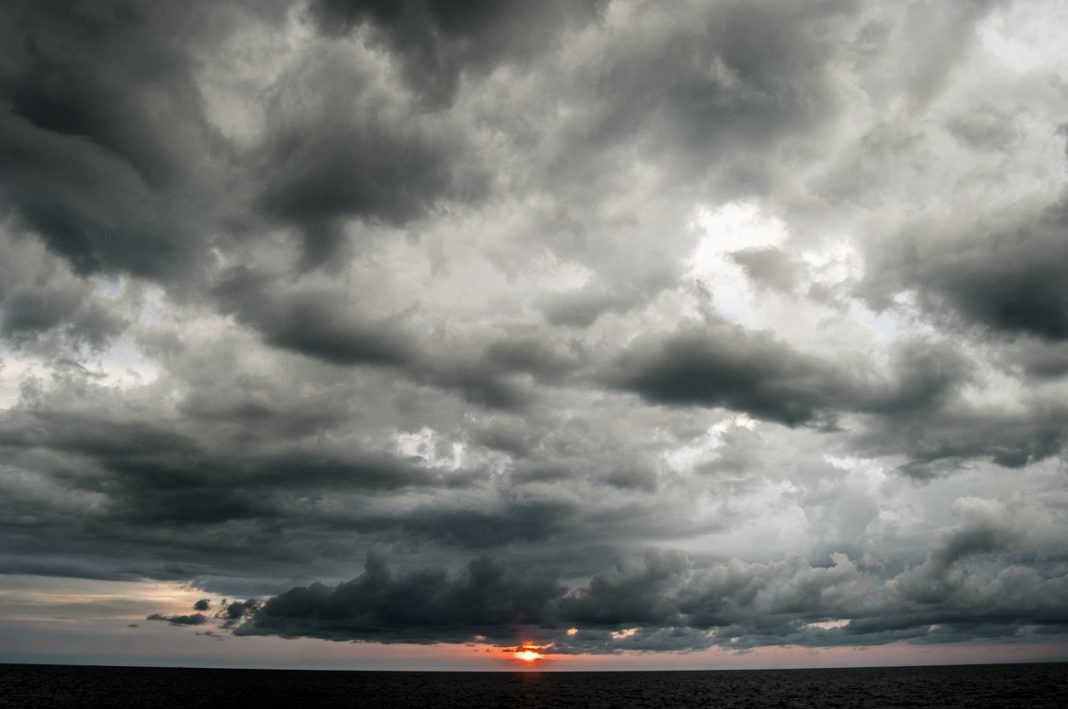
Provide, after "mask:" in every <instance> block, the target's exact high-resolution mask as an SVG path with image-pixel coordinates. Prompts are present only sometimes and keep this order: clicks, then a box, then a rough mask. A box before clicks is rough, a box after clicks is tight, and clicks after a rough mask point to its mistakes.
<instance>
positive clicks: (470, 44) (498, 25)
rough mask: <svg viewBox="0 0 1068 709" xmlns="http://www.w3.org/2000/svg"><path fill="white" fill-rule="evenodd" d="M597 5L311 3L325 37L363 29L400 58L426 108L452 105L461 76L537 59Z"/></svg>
mask: <svg viewBox="0 0 1068 709" xmlns="http://www.w3.org/2000/svg"><path fill="white" fill-rule="evenodd" d="M606 4H607V3H606V2H605V0H580V1H578V2H568V1H566V0H547V1H546V2H537V3H530V2H523V1H522V0H506V1H504V2H493V1H490V2H486V1H484V0H476V1H475V2H465V3H454V2H449V0H402V1H401V2H389V0H384V1H383V0H315V2H313V3H312V4H311V13H312V16H313V17H314V18H315V20H316V22H317V24H318V26H319V28H320V29H321V30H322V31H323V32H324V33H326V34H328V35H343V34H346V33H348V32H350V31H352V30H353V28H355V27H360V26H365V25H366V26H368V27H370V28H371V30H372V36H373V37H375V38H376V39H377V40H378V41H379V42H381V43H384V44H385V45H386V46H388V47H389V48H390V50H391V51H392V52H393V53H394V54H395V55H396V56H397V57H399V58H400V61H401V62H402V63H403V66H404V74H405V78H406V79H407V81H408V82H409V83H410V84H411V85H412V86H413V87H414V88H415V89H416V90H417V91H418V92H419V93H420V94H422V95H423V96H424V97H425V98H426V100H427V101H429V102H430V103H431V104H441V103H443V102H447V101H449V100H451V99H452V97H453V94H454V93H455V92H456V90H457V88H458V85H459V82H460V80H461V76H462V74H463V72H465V71H473V72H477V73H483V72H487V71H490V70H492V69H493V68H494V67H495V66H496V65H497V64H499V63H501V62H505V61H520V60H522V59H525V58H528V57H531V56H538V55H542V54H544V53H545V52H546V51H547V49H549V48H550V47H552V46H553V45H554V44H555V43H556V41H557V36H558V35H559V34H560V33H562V32H564V31H566V30H568V29H570V28H581V27H582V26H583V25H585V24H587V23H589V22H592V21H594V20H595V19H596V18H597V16H598V14H599V13H600V11H601V9H602V8H603V7H604V6H605V5H606Z"/></svg>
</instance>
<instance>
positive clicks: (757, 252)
mask: <svg viewBox="0 0 1068 709" xmlns="http://www.w3.org/2000/svg"><path fill="white" fill-rule="evenodd" d="M730 258H731V260H732V261H734V262H735V263H737V264H738V265H739V266H741V267H742V268H743V269H744V270H745V275H747V276H748V277H749V279H750V280H752V281H753V282H754V283H756V284H757V285H760V286H763V287H765V288H772V289H774V290H778V291H781V292H783V293H790V292H792V291H793V290H794V289H795V288H796V287H797V284H798V279H799V277H800V273H799V271H800V266H799V264H798V263H797V262H796V260H795V259H793V258H791V257H790V255H789V254H787V253H786V252H784V251H782V250H781V249H776V248H763V249H744V250H742V251H735V252H734V253H732V254H731V255H730Z"/></svg>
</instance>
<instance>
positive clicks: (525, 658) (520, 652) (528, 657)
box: [512, 643, 549, 663]
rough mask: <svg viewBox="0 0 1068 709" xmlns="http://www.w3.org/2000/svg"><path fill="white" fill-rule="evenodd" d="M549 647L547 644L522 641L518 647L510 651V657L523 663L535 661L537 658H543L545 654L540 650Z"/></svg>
mask: <svg viewBox="0 0 1068 709" xmlns="http://www.w3.org/2000/svg"><path fill="white" fill-rule="evenodd" d="M547 647H549V646H548V645H535V644H533V643H523V644H522V645H520V646H519V647H517V648H515V649H514V651H513V652H512V658H513V659H515V660H519V661H520V662H523V663H532V662H537V661H538V660H544V659H545V655H543V654H542V653H541V650H544V649H546V648H547Z"/></svg>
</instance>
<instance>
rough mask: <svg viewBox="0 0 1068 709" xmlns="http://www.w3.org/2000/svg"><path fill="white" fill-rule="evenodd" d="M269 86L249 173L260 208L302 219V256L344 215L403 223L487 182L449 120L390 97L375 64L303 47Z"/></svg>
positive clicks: (333, 242) (317, 255)
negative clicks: (262, 130)
mask: <svg viewBox="0 0 1068 709" xmlns="http://www.w3.org/2000/svg"><path fill="white" fill-rule="evenodd" d="M271 92H272V98H271V99H270V103H269V106H268V112H267V115H268V116H269V121H268V125H267V129H266V135H265V137H264V139H263V140H262V141H261V143H260V144H259V146H258V147H257V148H256V150H255V153H254V155H252V156H251V157H250V161H249V165H248V169H249V170H250V173H249V177H250V180H252V181H253V182H257V181H260V180H261V176H262V182H261V184H260V186H259V188H258V195H257V196H256V198H255V201H256V204H257V206H258V208H259V209H260V210H261V211H262V212H264V213H265V214H267V215H269V216H270V217H272V218H275V219H280V220H282V221H284V222H289V223H291V224H295V225H297V226H298V227H299V228H300V229H302V231H303V236H304V245H305V261H306V263H307V264H309V265H318V264H320V263H323V262H325V260H326V259H328V258H330V257H331V256H334V255H336V252H337V249H338V247H339V245H340V244H341V243H342V239H343V229H342V225H343V222H344V220H346V219H364V220H370V221H380V222H385V223H387V224H394V225H403V224H405V223H406V222H408V221H411V220H413V219H418V218H421V217H425V216H428V215H429V214H431V213H432V212H433V210H434V209H435V208H436V207H438V206H440V205H442V204H443V203H445V202H447V201H449V200H460V201H464V200H472V199H477V198H479V197H481V196H483V195H484V194H485V193H486V192H487V189H488V186H487V176H486V174H485V172H484V170H483V169H482V168H481V167H480V166H479V164H478V157H477V155H476V154H475V153H474V151H473V149H472V148H471V146H469V145H468V140H467V136H466V134H465V133H464V132H463V131H462V130H461V129H460V126H459V125H457V124H456V123H455V121H453V120H452V119H450V118H449V117H448V116H446V115H440V114H435V113H427V112H423V111H419V110H418V109H417V108H416V107H414V106H411V105H408V104H406V103H405V102H404V101H403V100H400V99H398V98H397V97H396V93H397V92H396V91H394V90H391V88H390V87H388V86H385V85H382V82H381V77H380V76H379V72H376V71H375V70H374V69H373V68H371V67H363V66H360V65H359V62H358V61H357V60H356V59H355V58H354V57H353V56H352V55H351V54H350V53H347V52H344V51H342V50H341V49H340V48H336V47H330V46H327V47H324V48H322V50H321V51H320V52H317V53H315V54H312V55H310V56H308V57H307V58H306V59H305V60H304V61H303V62H302V63H301V64H299V65H298V66H297V67H296V68H295V69H293V70H292V71H291V72H290V73H289V74H287V75H285V76H283V77H281V78H280V79H279V80H278V81H276V82H275V84H274V85H273V86H272V89H271Z"/></svg>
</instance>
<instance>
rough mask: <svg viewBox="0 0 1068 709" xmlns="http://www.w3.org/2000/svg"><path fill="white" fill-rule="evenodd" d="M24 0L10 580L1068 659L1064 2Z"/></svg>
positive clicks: (676, 637)
mask: <svg viewBox="0 0 1068 709" xmlns="http://www.w3.org/2000/svg"><path fill="white" fill-rule="evenodd" d="M5 14H6V15H7V19H8V21H7V22H6V23H4V24H3V26H0V42H2V43H3V45H4V46H5V47H8V48H9V50H8V51H7V52H6V53H5V54H6V56H5V57H4V59H3V60H2V61H0V253H2V254H3V257H2V258H0V574H3V575H6V576H9V577H10V578H15V577H18V578H20V579H21V578H29V577H33V578H35V579H38V581H35V582H34V583H38V584H40V586H39V588H40V589H41V591H42V592H43V591H46V590H48V589H49V588H50V586H51V585H52V584H61V583H62V580H64V579H94V580H100V581H108V582H112V581H116V582H117V581H122V582H133V583H139V584H159V583H163V582H166V583H171V582H173V583H176V584H180V585H182V587H184V588H187V589H193V590H195V591H197V592H198V593H201V595H202V596H203V598H202V600H197V601H196V603H195V605H193V604H186V603H185V601H184V600H183V601H182V603H183V604H185V605H184V606H179V605H177V604H176V603H177V602H174V603H172V602H170V601H168V602H167V603H161V604H160V605H159V607H158V609H156V608H152V609H151V610H148V611H145V604H146V603H148V604H150V602H151V601H150V599H149V600H146V599H145V598H141V597H138V599H137V600H136V603H134V601H128V602H127V601H122V602H121V603H128V607H129V608H134V607H136V609H137V611H136V613H134V612H132V611H131V612H129V613H127V614H126V615H128V616H129V617H126V615H124V616H123V622H124V625H123V627H124V628H125V624H126V621H128V620H135V621H136V620H140V619H147V620H150V621H151V620H155V621H161V622H160V623H145V624H139V625H141V627H137V626H135V625H134V624H129V625H130V627H129V629H128V630H124V632H129V633H138V632H143V631H144V630H145V627H144V626H149V627H152V628H156V627H158V628H162V629H164V630H168V631H169V632H173V633H178V634H181V633H182V632H187V633H193V632H199V633H201V634H202V635H205V636H207V637H210V638H212V639H217V638H219V637H227V638H232V639H234V640H235V641H236V640H237V639H238V638H240V641H241V642H256V638H259V637H261V636H274V637H281V638H320V639H326V640H335V641H360V642H366V643H381V644H382V645H383V647H384V646H385V645H391V644H397V643H411V644H422V645H425V644H435V643H450V644H468V643H489V644H491V645H496V646H499V647H501V648H506V647H514V646H516V645H517V644H522V643H523V642H531V643H537V644H539V645H542V646H545V647H548V648H550V649H551V651H552V652H555V653H560V654H605V655H614V654H618V653H622V652H628V651H640V652H646V653H654V652H661V651H662V652H690V651H697V650H705V649H709V648H723V649H727V650H732V651H738V652H748V651H751V650H753V649H755V648H762V647H768V646H803V647H812V648H823V647H832V646H835V647H836V646H878V645H885V644H889V643H898V644H915V645H916V646H917V647H918V646H919V645H927V644H931V643H1005V644H1008V643H1012V644H1014V645H1020V644H1027V643H1036V644H1037V643H1044V644H1045V645H1046V646H1048V645H1049V644H1050V643H1053V644H1055V645H1056V646H1058V647H1060V648H1063V649H1065V653H1064V654H1065V655H1066V656H1068V641H1066V635H1065V632H1066V628H1068V550H1066V548H1065V545H1064V539H1065V538H1066V535H1068V484H1066V482H1068V479H1066V477H1065V475H1066V473H1065V455H1066V454H1065V450H1066V449H1065V446H1066V444H1068V404H1066V403H1065V402H1068V150H1066V145H1068V58H1066V57H1065V55H1064V52H1063V51H1062V50H1061V49H1060V45H1061V35H1062V34H1063V32H1061V31H1060V30H1061V29H1062V28H1064V27H1066V26H1068V9H1066V8H1065V7H1064V6H1062V5H1061V4H1059V3H1056V2H1045V1H1040V2H1026V3H1025V2H1022V1H1020V0H1016V1H1012V0H984V1H982V2H970V3H925V2H905V3H898V4H893V5H889V4H886V3H876V2H865V1H862V0H828V1H823V2H813V3H805V4H794V3H786V2H774V1H770V0H768V1H765V0H758V1H755V2H743V1H740V0H695V1H694V2H683V3H677V4H674V3H673V4H671V5H665V4H663V3H651V2H641V1H637V0H583V1H581V2H564V1H562V0H561V1H556V0H553V1H548V2H538V3H525V2H518V1H512V0H508V1H505V2H495V3H481V2H475V3H454V2H445V1H444V0H405V1H404V2H398V3H392V2H376V1H370V0H310V1H309V2H299V3H285V2H274V1H271V2H262V3H261V2H256V3H253V2H245V1H241V0H234V1H232V2H221V3H218V2H199V1H197V2H190V3H180V4H167V5H160V4H155V3H145V2H139V1H137V0H115V1H110V0H109V1H108V2H14V3H12V4H11V6H10V7H9V9H8V12H6V13H5ZM361 569H362V570H361ZM0 578H3V577H2V576H0ZM20 593H21V591H20ZM27 593H29V591H27ZM223 598H226V599H227V600H226V602H225V603H223V602H222V600H221V599H223ZM68 602H73V601H69V599H67V600H65V601H64V603H68ZM12 603H13V605H11V606H10V607H9V608H8V609H6V610H5V606H4V602H3V601H2V600H0V621H3V622H7V621H11V622H30V620H26V619H27V618H29V619H31V620H32V622H33V623H40V622H46V621H42V620H41V618H48V617H52V616H49V615H48V613H47V612H45V611H39V612H38V611H35V614H27V613H26V612H24V610H23V609H21V606H19V608H16V607H15V605H14V602H12ZM116 603H118V604H119V605H121V603H120V602H119V601H116ZM119 605H116V606H115V607H116V608H118V607H119ZM42 607H44V606H42ZM126 607H127V606H123V608H126ZM63 608H66V606H63ZM66 612H67V610H63V609H62V608H59V607H58V606H57V609H56V610H55V611H54V617H55V618H62V617H64V616H63V613H66ZM115 612H116V613H118V612H119V611H115ZM124 612H125V611H124ZM168 626H171V627H168ZM183 628H184V630H183ZM17 636H18V633H16V634H14V635H4V634H3V633H0V639H2V638H7V637H17ZM4 643H5V644H7V643H8V641H7V640H4ZM92 644H93V640H92V638H91V637H86V638H85V639H84V646H85V647H87V648H91V647H92ZM18 652H19V649H18V647H14V646H12V647H7V648H4V652H3V653H0V654H3V655H4V656H5V657H8V656H16V655H17V653H18Z"/></svg>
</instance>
